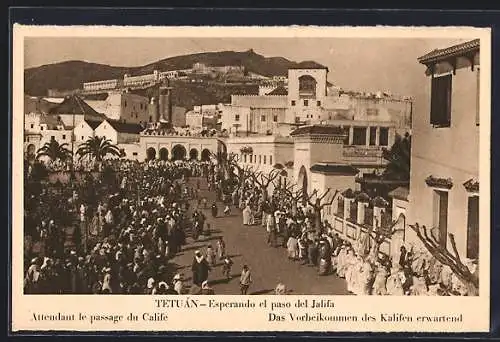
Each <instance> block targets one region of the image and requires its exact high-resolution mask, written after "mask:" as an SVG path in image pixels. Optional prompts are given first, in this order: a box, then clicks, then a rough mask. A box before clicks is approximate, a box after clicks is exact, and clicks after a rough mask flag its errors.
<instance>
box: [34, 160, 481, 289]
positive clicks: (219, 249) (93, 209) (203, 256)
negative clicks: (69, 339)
mask: <svg viewBox="0 0 500 342" xmlns="http://www.w3.org/2000/svg"><path fill="white" fill-rule="evenodd" d="M106 167H107V168H108V169H111V172H107V173H106V172H101V173H100V175H98V176H97V177H94V176H93V175H92V174H91V173H87V174H86V176H84V177H80V178H79V179H78V181H75V182H70V183H67V184H63V183H61V182H59V181H56V182H53V183H47V182H45V183H41V182H39V181H30V178H29V175H28V177H27V178H26V184H25V213H24V220H25V221H24V222H25V271H26V272H25V282H24V284H25V292H26V293H36V294H38V293H45V294H64V293H68V294H69V293H81V294H185V293H191V294H214V293H215V291H214V289H213V288H211V287H210V282H209V279H208V278H209V272H210V271H211V269H213V268H214V267H216V265H217V263H218V262H220V263H222V266H221V270H222V274H223V276H224V277H226V279H227V280H231V279H232V278H233V275H232V266H233V261H232V260H231V258H230V256H229V255H227V253H226V245H225V241H224V238H223V237H219V238H218V239H217V241H216V243H215V244H214V246H212V245H208V246H206V248H205V249H203V250H196V251H195V253H194V256H193V261H192V265H191V272H192V280H191V282H190V284H188V283H187V281H186V279H185V278H184V274H182V273H179V272H177V270H176V269H175V268H172V267H171V266H172V263H169V260H171V259H172V258H173V257H174V256H175V255H176V254H178V253H179V252H181V250H182V247H183V246H184V245H186V243H187V242H186V241H187V238H188V237H189V238H191V239H193V241H196V240H198V239H199V238H200V237H201V236H209V235H210V234H211V227H210V224H208V223H207V219H206V216H205V213H204V210H203V209H209V208H210V209H211V214H212V216H213V217H217V216H218V215H219V212H218V206H217V203H216V202H214V203H213V204H209V203H208V201H207V198H206V197H204V196H202V195H201V194H200V179H205V181H206V183H207V184H208V188H209V190H210V191H214V192H216V193H217V199H219V200H220V201H223V202H225V209H224V212H223V214H225V215H228V214H230V212H231V207H233V206H234V207H238V208H239V209H240V210H241V213H242V221H243V225H244V226H245V227H250V226H260V227H261V229H265V230H266V231H267V240H266V241H265V243H267V244H268V245H269V246H272V247H275V248H283V249H284V250H285V251H286V253H284V254H286V256H287V257H288V260H289V262H297V263H300V264H302V265H308V266H310V267H316V269H317V272H318V274H319V275H321V276H327V275H336V276H338V277H341V278H345V280H346V284H347V289H348V291H350V292H351V293H354V294H357V295H447V294H458V295H466V294H467V288H466V286H465V285H464V284H462V283H461V282H460V280H459V279H458V278H457V277H456V276H455V275H454V274H453V272H451V270H450V268H449V267H447V266H443V265H441V264H440V263H439V262H438V261H437V260H436V259H435V258H434V257H432V256H430V255H429V254H428V253H424V252H417V251H413V250H406V248H405V247H402V248H401V249H400V251H399V253H397V255H391V256H386V255H382V254H381V253H378V248H377V246H376V244H374V243H373V241H372V240H371V238H370V237H368V236H367V234H365V235H363V234H361V236H360V238H359V239H358V240H357V241H348V240H345V239H342V238H341V237H340V236H339V235H338V234H337V233H335V231H334V230H333V228H332V227H331V225H330V224H329V223H328V221H324V222H322V223H321V224H318V220H316V217H315V213H314V210H312V208H311V207H308V206H307V205H305V204H303V203H302V202H301V201H297V200H293V199H292V198H291V197H290V196H288V195H287V194H286V193H285V192H283V191H281V190H280V187H275V190H274V192H273V193H272V194H271V195H268V194H267V193H266V192H265V191H263V189H262V187H260V186H259V185H258V184H256V183H255V182H254V181H253V180H252V178H251V177H248V178H247V179H246V180H245V181H243V182H242V184H238V186H236V187H234V188H233V189H231V190H232V192H231V191H229V192H228V191H227V190H228V189H227V188H226V187H225V185H224V179H223V177H222V176H221V174H223V173H221V172H219V171H220V170H218V167H217V166H216V165H214V164H212V163H211V162H195V161H190V162H187V161H175V162H166V161H150V162H147V163H146V162H145V163H139V162H133V161H123V160H121V161H114V162H112V163H109V164H107V165H106ZM192 177H196V178H197V180H196V181H195V182H191V183H190V182H189V179H190V178H192ZM193 184H194V185H193ZM193 204H194V205H193ZM470 267H471V269H474V268H477V265H474V264H471V265H470ZM474 271H475V270H474ZM251 283H252V275H251V270H250V267H249V266H248V265H243V268H242V270H241V273H240V274H239V289H240V294H247V293H248V290H249V287H250V286H251ZM286 292H287V290H286V286H285V285H284V284H281V283H280V284H278V286H277V287H276V289H275V293H277V294H284V293H286Z"/></svg>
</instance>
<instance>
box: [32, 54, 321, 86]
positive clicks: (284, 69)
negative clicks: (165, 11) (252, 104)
mask: <svg viewBox="0 0 500 342" xmlns="http://www.w3.org/2000/svg"><path fill="white" fill-rule="evenodd" d="M306 62H307V63H314V65H316V66H317V67H324V66H323V65H321V64H319V63H316V62H314V61H304V62H295V61H290V60H288V59H287V58H285V57H280V56H272V57H265V56H263V55H260V54H258V53H256V52H255V51H254V50H253V49H250V50H246V51H240V52H238V51H230V50H227V51H217V52H200V53H194V54H187V55H180V56H173V57H168V58H164V59H160V60H158V61H155V62H152V63H148V64H145V65H142V66H136V67H126V66H111V65H107V64H100V63H95V62H87V61H83V60H69V61H63V62H58V63H52V64H45V65H41V66H37V67H31V68H27V69H25V70H24V82H25V93H26V94H28V95H31V96H46V95H47V91H48V89H57V90H73V89H78V88H81V86H82V83H83V82H91V81H100V80H107V79H115V78H122V77H123V75H124V74H130V75H132V76H135V75H144V74H150V73H152V72H153V71H154V70H159V71H171V70H179V69H190V68H191V67H192V66H193V64H195V63H203V64H206V65H210V66H223V65H241V66H244V67H245V70H246V71H247V72H252V73H256V74H260V75H263V76H267V77H272V76H286V75H287V73H288V69H290V68H297V67H300V65H301V63H306Z"/></svg>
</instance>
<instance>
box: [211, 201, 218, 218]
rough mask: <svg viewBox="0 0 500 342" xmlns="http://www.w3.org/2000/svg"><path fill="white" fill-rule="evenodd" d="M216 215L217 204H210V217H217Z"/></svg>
mask: <svg viewBox="0 0 500 342" xmlns="http://www.w3.org/2000/svg"><path fill="white" fill-rule="evenodd" d="M217 213H218V209H217V204H216V203H215V202H214V204H212V216H213V217H217Z"/></svg>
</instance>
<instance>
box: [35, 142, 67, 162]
mask: <svg viewBox="0 0 500 342" xmlns="http://www.w3.org/2000/svg"><path fill="white" fill-rule="evenodd" d="M67 146H68V144H67V143H64V144H59V142H58V141H57V140H55V139H51V140H50V141H49V142H46V143H45V144H44V145H43V146H42V147H41V148H40V149H39V150H38V151H37V154H36V159H39V158H41V157H48V158H49V159H50V160H51V161H56V160H62V161H66V160H67V159H69V158H71V151H70V150H69V149H68V147H67Z"/></svg>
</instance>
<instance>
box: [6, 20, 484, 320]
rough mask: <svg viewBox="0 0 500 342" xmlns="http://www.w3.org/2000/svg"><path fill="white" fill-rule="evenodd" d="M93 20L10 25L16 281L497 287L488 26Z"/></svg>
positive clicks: (64, 285) (166, 286) (273, 290)
mask: <svg viewBox="0 0 500 342" xmlns="http://www.w3.org/2000/svg"><path fill="white" fill-rule="evenodd" d="M92 30H94V29H93V28H91V27H88V28H87V29H86V31H85V30H80V31H78V34H75V35H71V32H70V31H66V34H64V35H63V34H61V35H57V34H54V33H52V34H50V35H43V34H39V35H34V36H30V35H29V34H27V35H26V36H24V37H23V38H22V42H21V43H19V46H22V49H23V51H22V52H20V53H21V55H22V60H23V63H22V66H20V68H22V71H20V72H19V73H18V75H22V77H23V80H19V84H22V88H20V89H22V92H23V94H22V95H21V94H20V93H19V98H18V99H17V101H19V106H18V107H17V108H22V110H23V113H15V115H16V118H17V120H20V119H21V117H22V126H23V133H21V132H18V134H19V135H20V134H23V142H22V148H21V145H20V144H19V146H16V145H15V144H14V148H18V150H17V151H15V152H14V154H15V155H16V157H15V158H17V159H18V160H20V159H21V155H22V162H19V165H20V164H22V165H21V168H22V170H23V171H22V172H21V169H19V174H20V175H22V183H21V181H20V183H18V184H19V186H20V188H18V189H17V188H16V190H19V191H20V192H19V195H18V196H19V201H22V203H21V204H20V206H19V207H18V208H21V207H22V208H23V210H22V211H20V210H18V211H17V212H15V213H14V214H13V215H14V216H16V217H17V220H18V221H19V226H18V227H17V229H18V231H17V232H15V231H16V228H14V229H13V231H14V232H15V234H20V232H21V231H22V238H21V239H19V240H18V241H20V242H22V247H21V244H19V245H14V246H13V247H14V249H22V262H21V260H16V262H18V263H20V264H22V266H19V267H22V274H21V273H20V272H17V273H13V278H16V279H15V282H16V283H15V284H18V286H20V287H22V290H20V291H21V295H22V296H23V297H24V296H28V298H29V297H31V296H33V297H34V295H37V296H36V298H38V295H52V296H51V297H50V298H60V302H61V303H62V302H64V298H63V297H64V295H98V297H100V298H101V301H102V300H104V301H105V300H107V299H103V298H110V296H111V297H112V295H127V296H128V295H152V296H156V297H154V298H158V297H157V296H163V295H167V296H168V295H171V296H176V295H177V296H179V295H190V296H193V295H217V296H218V295H232V296H235V295H236V296H245V295H261V297H265V296H268V295H274V296H291V295H293V296H299V297H300V298H303V300H305V301H306V306H308V307H309V308H312V309H315V308H322V309H328V308H332V309H331V310H333V308H334V307H335V304H334V301H333V300H332V298H338V297H328V296H346V297H349V296H350V297H355V296H370V297H380V296H396V297H399V298H400V299H399V300H400V301H401V300H402V299H401V298H402V297H405V298H408V297H412V296H437V297H479V296H483V295H486V296H489V294H488V293H481V291H480V288H481V289H486V291H489V289H488V288H487V287H483V286H482V285H481V283H480V279H481V280H483V281H485V282H489V274H484V275H482V277H480V275H481V274H480V270H479V266H480V262H479V261H480V260H481V261H483V260H485V259H488V258H489V254H487V253H489V245H488V244H484V243H482V242H481V243H480V241H485V240H484V239H483V238H482V236H483V234H485V235H484V237H487V236H489V230H490V226H489V222H487V221H483V217H482V216H486V215H482V213H483V214H484V213H487V216H489V205H490V202H489V201H490V199H489V192H486V193H485V196H484V197H483V193H482V194H481V196H480V191H479V189H480V188H479V183H480V179H483V180H484V178H485V177H486V178H488V177H489V167H488V164H486V168H484V167H483V166H481V167H480V165H481V163H480V160H481V153H480V151H481V148H480V140H481V139H482V138H481V136H482V135H484V136H486V137H487V138H486V139H489V116H490V114H489V110H490V109H489V107H488V108H486V107H483V106H482V105H481V106H480V103H481V97H482V96H483V95H480V89H481V91H483V88H482V87H480V83H481V81H482V80H483V77H486V78H487V79H488V80H489V77H490V70H489V69H485V68H490V67H489V64H487V65H485V66H484V67H483V66H482V65H481V63H482V62H483V61H484V59H483V58H484V57H483V55H482V54H481V51H482V49H483V43H484V42H486V43H487V44H489V41H488V40H484V39H480V37H484V35H482V36H481V35H480V34H479V33H480V31H474V30H472V32H470V31H467V30H465V31H464V32H465V33H466V34H464V35H460V34H459V33H458V34H457V33H454V34H450V35H449V36H447V35H446V34H443V32H442V31H441V33H440V34H439V35H436V36H433V35H432V34H426V35H424V34H423V35H420V36H419V35H407V36H405V35H404V34H400V35H396V34H389V35H387V36H384V29H380V30H379V31H377V32H379V34H378V35H373V36H370V35H369V34H367V35H351V36H349V35H345V36H342V35H339V34H338V33H337V34H336V35H332V36H328V35H324V34H323V35H314V34H310V35H307V34H303V35H293V34H290V35H285V36H283V37H280V36H279V34H278V33H275V34H274V35H273V34H270V35H263V34H256V35H255V36H252V35H251V31H250V34H249V32H247V34H245V35H242V36H238V35H237V34H234V35H229V36H228V35H222V36H217V35H216V34H214V35H209V36H204V35H202V34H200V35H199V36H196V35H192V33H193V32H194V31H193V30H191V31H190V32H191V34H190V35H185V36H183V35H179V36H175V35H174V36H169V29H168V28H165V31H164V32H165V34H164V35H163V36H162V35H158V34H156V35H154V36H148V35H143V36H140V37H139V36H133V35H130V36H120V35H116V36H114V35H112V34H107V35H102V36H96V35H94V34H92V32H91V31H92ZM268 30H271V32H273V31H272V29H270V28H269V29H268ZM386 31H387V32H388V33H390V32H393V33H394V30H389V29H387V30H386ZM389 31H390V32H389ZM68 32H69V33H68ZM86 32H87V34H86ZM198 32H199V31H198ZM380 32H381V33H380ZM405 32H407V31H405ZM474 32H476V33H478V34H477V35H474V34H473V33H474ZM401 33H403V31H402V32H401ZM481 34H482V33H481ZM486 48H487V49H488V51H489V48H490V47H489V46H486ZM21 82H22V83H21ZM488 82H489V81H488ZM487 85H488V86H489V83H487ZM487 91H489V89H487ZM21 96H22V100H21ZM486 96H489V95H486ZM21 102H22V104H21ZM482 112H483V113H485V114H484V115H481V113H482ZM483 120H484V121H483ZM486 121H487V122H486ZM485 129H486V130H485ZM14 134H17V133H16V132H15V133H14ZM19 141H20V140H19ZM486 147H488V148H489V146H486ZM483 158H486V159H488V160H487V162H489V155H488V156H486V157H483ZM480 171H481V172H480ZM20 177H21V176H20ZM487 181H488V182H489V180H487ZM484 182H486V181H484ZM481 183H483V181H481ZM484 184H486V185H487V186H488V187H489V183H484ZM21 187H22V189H21ZM481 187H483V184H482V185H481ZM481 189H483V188H481ZM488 191H489V190H488ZM483 206H484V207H487V208H484V209H482V208H483ZM20 215H24V216H23V218H22V219H21V216H20ZM485 223H486V224H485ZM483 251H484V252H483ZM480 254H481V255H482V256H481V257H480ZM16 255H19V256H21V253H20V252H19V253H18V254H16ZM14 258H15V257H14ZM485 262H488V261H487V260H486V261H485ZM481 266H483V265H481ZM481 272H489V264H487V265H486V267H485V268H482V270H481ZM18 277H22V279H17V278H18ZM480 285H481V286H480ZM54 295H57V296H59V295H61V296H62V297H54ZM309 295H314V296H315V297H309ZM34 298H35V297H34ZM71 298H77V300H80V299H81V300H82V301H86V298H87V297H81V296H79V297H71ZM120 298H122V297H120ZM141 298H142V297H141ZM161 298H173V297H161ZM217 298H220V297H217ZM235 298H236V297H235ZM283 298H286V297H283ZM308 298H309V299H308ZM72 300H74V299H72ZM57 301H59V300H57ZM240 302H241V303H243V302H244V301H242V300H240ZM299 302H300V300H299ZM210 303H211V304H209V306H210V305H212V304H213V303H212V302H210ZM241 303H240V304H241ZM213 305H216V304H213ZM224 305H225V304H224ZM235 305H236V304H235ZM283 305H285V304H283ZM239 307H245V306H244V304H241V306H239ZM285 307H286V306H285ZM246 308H252V306H251V305H250V304H248V306H246ZM275 308H276V307H275ZM462 309H463V308H462ZM221 310H222V309H221ZM331 310H330V311H329V312H330V314H332V313H333V312H334V311H331ZM30 315H31V314H30ZM54 315H58V317H52V318H51V317H45V318H41V319H42V320H45V321H50V320H59V321H61V320H63V321H64V320H66V318H65V317H63V316H64V315H66V314H65V313H64V312H61V311H59V312H56V313H55V314H54ZM61 315H63V316H61ZM155 315H156V314H155ZM158 315H160V314H158ZM161 315H163V314H161ZM165 315H166V314H165ZM272 315H274V316H272ZM272 315H271V314H269V316H266V317H265V318H266V321H280V320H281V319H282V318H281V315H280V314H279V313H273V314H272ZM68 316H69V314H68ZM285 316H286V315H283V317H285ZM155 317H156V316H155ZM162 317H163V316H161V317H160V316H158V317H156V318H157V320H162ZM165 317H166V316H165ZM318 317H319V316H318ZM331 317H334V316H331ZM394 317H395V316H394ZM394 317H393V320H392V321H394V320H396V321H397V317H396V318H394ZM401 317H402V316H401ZM283 319H284V318H283ZM34 320H35V321H36V320H37V318H36V317H35V318H34ZM67 320H71V318H70V317H67ZM292 320H293V319H292ZM308 320H309V319H308ZM311 320H312V319H311ZM314 320H315V321H320V320H321V319H319V318H318V319H314ZM328 320H330V321H332V320H336V319H334V318H330V319H328ZM403 320H404V319H403ZM382 321H383V319H382ZM461 321H462V315H456V316H454V317H451V318H449V319H448V321H447V322H455V323H456V322H461Z"/></svg>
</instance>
